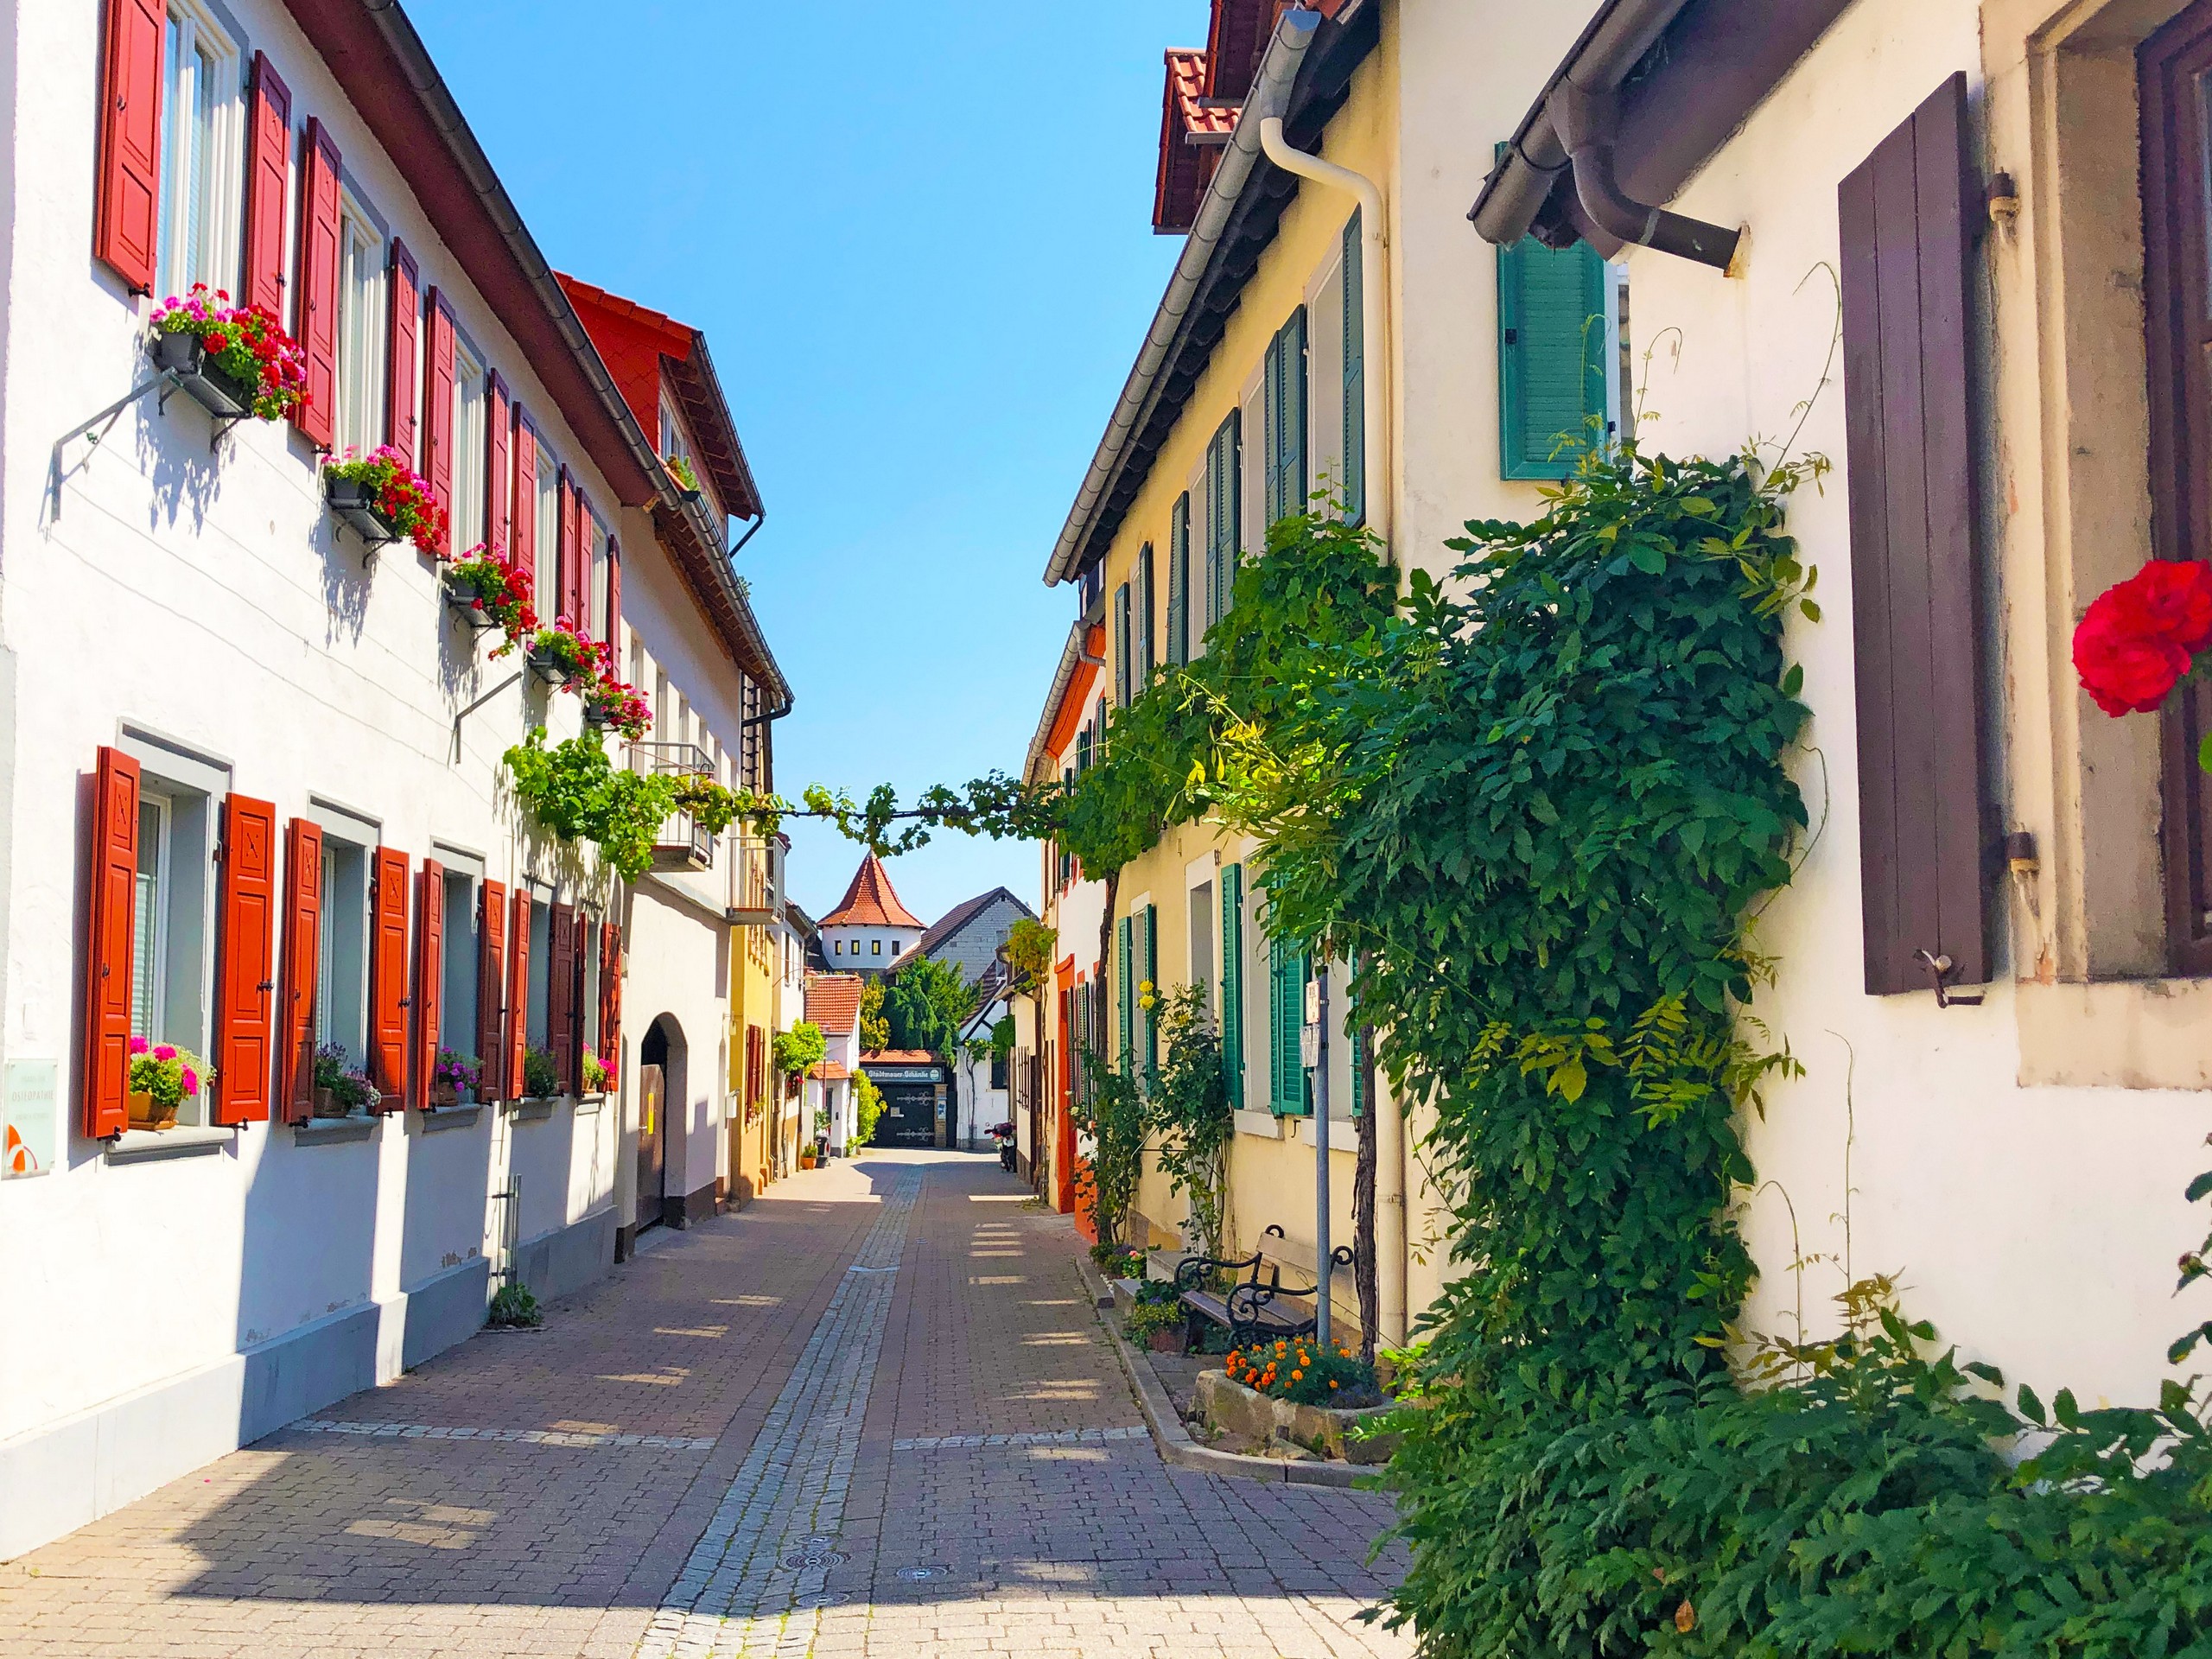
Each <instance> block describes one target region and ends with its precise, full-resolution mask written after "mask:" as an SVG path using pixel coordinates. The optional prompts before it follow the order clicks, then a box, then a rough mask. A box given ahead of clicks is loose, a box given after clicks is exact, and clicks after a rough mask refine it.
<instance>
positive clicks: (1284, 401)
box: [1262, 305, 1306, 529]
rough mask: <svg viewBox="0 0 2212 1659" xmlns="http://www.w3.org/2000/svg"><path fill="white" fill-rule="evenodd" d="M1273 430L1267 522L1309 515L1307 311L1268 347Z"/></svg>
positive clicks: (1294, 316) (1265, 442)
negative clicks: (1307, 469)
mask: <svg viewBox="0 0 2212 1659" xmlns="http://www.w3.org/2000/svg"><path fill="white" fill-rule="evenodd" d="M1262 399H1263V402H1262V409H1263V410H1264V411H1265V419H1266V425H1267V429H1266V432H1265V435H1264V436H1263V438H1262V448H1264V449H1265V451H1266V467H1267V479H1266V486H1267V509H1266V511H1267V519H1266V527H1267V528H1268V529H1272V528H1273V527H1274V524H1276V522H1277V521H1278V520H1280V519H1283V518H1289V517H1290V516H1291V515H1292V514H1293V513H1299V512H1305V511H1306V308H1305V307H1304V306H1302V305H1301V306H1300V307H1299V308H1298V309H1297V310H1295V311H1294V312H1292V313H1291V314H1290V321H1288V322H1286V323H1285V324H1283V326H1282V327H1281V328H1280V329H1279V330H1277V331H1276V334H1275V337H1274V340H1273V342H1272V343H1270V344H1269V346H1268V365H1267V385H1266V389H1265V391H1263V392H1262Z"/></svg>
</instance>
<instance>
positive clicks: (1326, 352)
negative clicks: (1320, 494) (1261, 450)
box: [1306, 238, 1344, 499]
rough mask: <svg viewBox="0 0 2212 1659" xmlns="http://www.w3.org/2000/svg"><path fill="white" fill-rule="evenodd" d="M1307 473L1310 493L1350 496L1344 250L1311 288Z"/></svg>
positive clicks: (1308, 305) (1325, 266)
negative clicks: (1346, 481)
mask: <svg viewBox="0 0 2212 1659" xmlns="http://www.w3.org/2000/svg"><path fill="white" fill-rule="evenodd" d="M1341 239H1342V238H1339V240H1341ZM1317 388H1319V390H1316V389H1317ZM1306 487H1307V488H1308V489H1309V490H1318V489H1321V488H1324V487H1325V488H1326V489H1327V490H1328V492H1329V494H1330V496H1331V497H1332V499H1333V498H1337V497H1341V496H1342V495H1343V494H1344V252H1343V250H1342V249H1341V248H1339V249H1338V251H1337V252H1335V253H1333V254H1332V255H1331V256H1330V257H1329V258H1328V260H1327V262H1326V263H1325V264H1323V265H1322V267H1321V269H1320V270H1319V271H1317V272H1316V273H1315V274H1314V277H1313V281H1312V282H1311V283H1307V284H1306Z"/></svg>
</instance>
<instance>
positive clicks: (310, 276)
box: [292, 116, 339, 449]
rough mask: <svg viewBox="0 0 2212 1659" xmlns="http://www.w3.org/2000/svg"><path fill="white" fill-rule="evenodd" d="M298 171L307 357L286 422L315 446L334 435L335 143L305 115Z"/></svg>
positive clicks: (301, 330) (301, 329)
mask: <svg viewBox="0 0 2212 1659" xmlns="http://www.w3.org/2000/svg"><path fill="white" fill-rule="evenodd" d="M304 157H305V161H306V166H305V168H303V169H302V173H301V175H300V260H299V266H298V270H299V277H300V304H299V320H298V322H297V324H296V328H297V332H298V334H299V339H300V346H301V349H302V351H303V352H305V353H306V354H307V359H308V384H307V400H306V402H304V403H302V404H300V405H299V406H298V408H297V409H296V410H294V412H293V415H292V424H293V425H295V426H296V427H298V428H299V429H300V430H301V431H302V433H304V434H305V435H307V437H308V439H309V440H310V441H311V442H314V443H315V445H316V446H318V447H319V448H324V449H327V448H330V446H331V444H332V443H333V442H335V440H336V438H337V435H338V170H339V161H338V145H337V143H335V142H334V140H333V139H332V138H331V136H330V130H329V129H328V128H327V127H326V126H324V125H323V124H322V123H321V122H320V121H318V120H316V119H315V118H313V117H312V116H310V117H309V118H308V134H307V148H306V149H305V151H304Z"/></svg>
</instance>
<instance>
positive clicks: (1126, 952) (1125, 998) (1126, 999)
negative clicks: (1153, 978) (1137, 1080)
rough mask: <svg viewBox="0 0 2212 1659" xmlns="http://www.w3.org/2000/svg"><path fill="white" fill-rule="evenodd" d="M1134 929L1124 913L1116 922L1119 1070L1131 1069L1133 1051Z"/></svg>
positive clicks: (1115, 962) (1115, 972)
mask: <svg viewBox="0 0 2212 1659" xmlns="http://www.w3.org/2000/svg"><path fill="white" fill-rule="evenodd" d="M1134 931H1135V925H1134V923H1133V921H1132V919H1131V918H1129V917H1127V916H1124V917H1122V919H1121V920H1120V922H1118V923H1117V924H1116V925H1115V931H1114V957H1115V961H1114V974H1115V988H1116V989H1117V990H1118V991H1120V993H1121V995H1120V996H1119V997H1118V998H1117V999H1116V1001H1117V1002H1118V1004H1119V1007H1118V1008H1117V1009H1116V1012H1117V1013H1118V1014H1119V1015H1120V1023H1121V1032H1120V1035H1121V1039H1122V1041H1121V1047H1120V1058H1121V1063H1122V1071H1128V1070H1129V1069H1130V1060H1131V1058H1132V1057H1133V1056H1134V1055H1135V1052H1136V1021H1135V1019H1134V1018H1133V1017H1132V1016H1133V1015H1134V1014H1135V1012H1136V1006H1137V996H1136V976H1135V974H1134V973H1132V972H1131V971H1130V969H1132V968H1133V967H1135V956H1136V951H1135V949H1134V947H1133V941H1132V939H1131V938H1130V935H1131V934H1132V933H1133V932H1134Z"/></svg>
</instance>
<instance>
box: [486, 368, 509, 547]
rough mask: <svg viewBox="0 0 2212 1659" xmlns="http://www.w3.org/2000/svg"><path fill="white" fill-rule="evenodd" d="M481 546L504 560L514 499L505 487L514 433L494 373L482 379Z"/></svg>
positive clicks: (504, 396) (504, 394) (502, 390)
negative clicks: (483, 449) (508, 524)
mask: <svg viewBox="0 0 2212 1659" xmlns="http://www.w3.org/2000/svg"><path fill="white" fill-rule="evenodd" d="M484 429H485V432H486V435H487V436H486V445H485V456H484V545H485V546H486V548H488V549H490V550H491V551H492V552H493V554H494V555H495V556H498V557H499V558H505V557H506V556H507V515H508V514H509V512H511V511H512V507H513V500H514V498H513V495H512V493H511V492H510V491H509V490H508V488H507V451H508V449H509V448H510V446H511V445H512V442H513V437H514V434H513V431H512V428H511V427H510V426H509V424H508V421H507V383H506V382H505V381H504V380H502V379H500V378H499V375H498V374H497V373H496V372H494V373H491V374H487V375H486V376H485V377H484Z"/></svg>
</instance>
